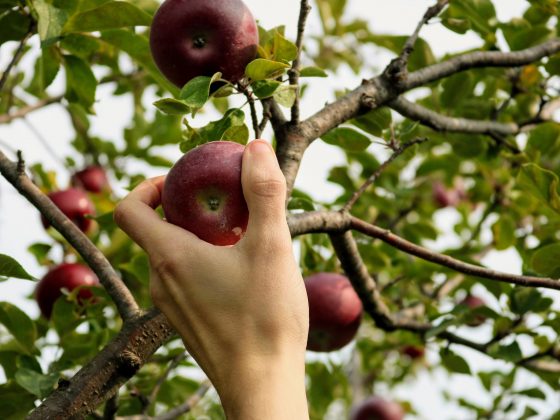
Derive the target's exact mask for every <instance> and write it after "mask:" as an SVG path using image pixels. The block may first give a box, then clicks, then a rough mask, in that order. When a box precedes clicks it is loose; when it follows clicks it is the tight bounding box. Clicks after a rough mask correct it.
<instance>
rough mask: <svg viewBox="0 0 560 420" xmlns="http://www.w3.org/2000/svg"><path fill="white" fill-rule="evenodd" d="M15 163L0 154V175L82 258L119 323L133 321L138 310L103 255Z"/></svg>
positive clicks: (127, 290) (19, 165)
mask: <svg viewBox="0 0 560 420" xmlns="http://www.w3.org/2000/svg"><path fill="white" fill-rule="evenodd" d="M21 162H22V160H21V159H19V160H18V163H14V162H12V161H11V160H9V159H8V158H7V157H6V155H4V153H2V151H0V173H2V175H3V176H4V178H6V180H8V182H10V184H12V185H13V186H14V188H15V189H16V190H18V191H19V192H20V193H21V195H23V196H24V197H25V198H27V199H28V200H29V201H30V202H31V203H32V204H33V205H34V206H35V207H36V208H37V209H38V210H39V211H40V212H41V214H42V215H43V216H45V218H46V219H47V220H48V221H49V222H50V223H51V225H52V226H53V227H54V228H55V229H56V230H58V231H59V232H60V233H61V234H62V236H64V238H65V239H66V240H67V241H68V242H69V243H70V244H71V245H72V246H73V247H74V248H75V249H76V250H77V251H78V253H79V254H80V255H81V256H82V258H83V259H84V260H85V261H86V262H87V264H88V265H89V266H90V267H91V268H92V270H93V271H94V272H95V273H96V274H97V276H98V277H99V280H100V282H101V284H102V285H103V287H105V289H106V290H107V293H108V294H109V296H111V298H112V299H113V301H114V302H115V305H116V307H117V310H118V312H119V314H120V316H121V317H122V318H123V320H129V319H132V318H135V317H136V316H138V315H139V314H140V308H139V307H138V304H137V303H136V301H135V300H134V297H133V296H132V294H131V292H130V290H129V289H128V288H127V287H126V285H125V284H124V283H123V281H122V279H121V278H120V277H119V276H118V275H117V273H116V272H115V270H114V269H113V267H112V266H111V264H110V263H109V261H108V260H107V259H106V258H105V256H104V255H103V253H102V252H101V251H100V250H99V249H98V248H97V247H96V246H95V245H94V244H93V243H92V242H91V241H90V239H89V238H88V237H87V236H86V235H85V234H84V233H83V232H82V231H81V230H80V229H79V228H78V227H77V226H76V225H75V224H74V223H73V222H72V221H71V220H70V219H69V218H68V217H66V216H65V215H64V214H63V213H62V212H61V211H60V209H59V208H58V207H57V206H56V205H55V204H54V203H53V202H52V201H51V200H50V199H49V198H48V197H47V196H46V195H45V194H44V193H43V192H42V191H41V190H39V188H38V187H37V186H36V185H35V184H34V183H33V182H32V181H31V179H30V178H29V177H28V176H27V175H26V174H25V172H24V171H23V168H22V167H21V166H22V164H21Z"/></svg>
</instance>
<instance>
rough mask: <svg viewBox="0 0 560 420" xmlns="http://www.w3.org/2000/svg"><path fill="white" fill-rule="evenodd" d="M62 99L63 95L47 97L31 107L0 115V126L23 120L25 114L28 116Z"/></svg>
mask: <svg viewBox="0 0 560 420" xmlns="http://www.w3.org/2000/svg"><path fill="white" fill-rule="evenodd" d="M62 98H64V95H58V96H52V97H48V98H45V99H41V100H40V101H38V102H37V103H35V104H33V105H28V106H24V107H23V108H20V109H18V110H17V111H15V112H13V113H11V114H4V115H0V124H7V123H10V122H12V121H13V120H16V119H18V118H23V117H25V116H26V115H27V114H29V113H31V112H33V111H36V110H38V109H41V108H44V107H46V106H48V105H51V104H54V103H58V102H60V101H61V100H62Z"/></svg>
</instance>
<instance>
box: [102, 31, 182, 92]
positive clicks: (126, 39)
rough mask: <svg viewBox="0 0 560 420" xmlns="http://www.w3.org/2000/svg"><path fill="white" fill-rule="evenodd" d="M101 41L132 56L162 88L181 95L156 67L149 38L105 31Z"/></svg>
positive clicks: (132, 33)
mask: <svg viewBox="0 0 560 420" xmlns="http://www.w3.org/2000/svg"><path fill="white" fill-rule="evenodd" d="M101 39H102V40H103V41H105V42H107V43H109V44H111V45H113V46H115V47H117V48H118V49H120V50H122V51H124V52H125V53H127V54H128V55H130V57H132V58H133V59H134V60H135V61H136V62H137V63H138V64H140V65H142V67H144V68H145V69H146V70H147V72H148V73H149V74H150V76H151V77H152V78H153V79H154V80H155V81H156V82H157V83H158V84H159V85H160V86H161V87H163V88H164V89H166V90H167V91H169V92H171V93H172V94H173V95H174V96H176V95H178V94H179V89H178V88H177V87H176V86H175V85H174V84H173V83H171V82H170V81H168V80H167V79H166V78H165V77H163V76H162V74H161V72H160V71H159V70H158V68H157V67H156V65H155V63H154V60H153V58H152V53H151V52H150V45H149V42H148V38H146V37H145V36H142V35H138V34H135V33H134V32H131V31H129V30H125V29H112V30H107V31H103V32H102V33H101Z"/></svg>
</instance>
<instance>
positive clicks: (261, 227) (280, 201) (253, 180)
mask: <svg viewBox="0 0 560 420" xmlns="http://www.w3.org/2000/svg"><path fill="white" fill-rule="evenodd" d="M241 168H242V169H241V183H242V185H243V194H244V196H245V200H246V201H247V207H248V208H249V225H248V227H247V236H261V237H262V236H263V235H264V237H266V236H268V235H266V233H267V232H270V230H271V229H272V230H275V228H276V227H282V229H284V228H285V227H286V211H285V200H286V179H285V178H284V174H282V171H281V170H280V166H279V165H278V160H277V159H276V155H275V154H274V151H273V150H272V147H271V146H270V145H269V144H268V143H267V142H266V141H264V140H254V141H252V142H250V143H249V144H248V145H247V147H246V148H245V153H244V154H243V164H242V167H241Z"/></svg>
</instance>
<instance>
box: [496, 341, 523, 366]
mask: <svg viewBox="0 0 560 420" xmlns="http://www.w3.org/2000/svg"><path fill="white" fill-rule="evenodd" d="M488 354H489V355H490V356H492V357H495V358H497V359H503V360H505V361H507V362H513V363H516V362H518V361H520V360H521V359H522V358H523V354H522V353H521V349H520V348H519V344H517V341H513V342H512V343H510V344H507V345H501V344H500V343H494V344H493V345H491V346H490V347H488Z"/></svg>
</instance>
